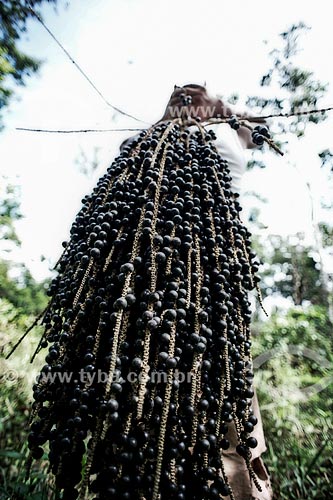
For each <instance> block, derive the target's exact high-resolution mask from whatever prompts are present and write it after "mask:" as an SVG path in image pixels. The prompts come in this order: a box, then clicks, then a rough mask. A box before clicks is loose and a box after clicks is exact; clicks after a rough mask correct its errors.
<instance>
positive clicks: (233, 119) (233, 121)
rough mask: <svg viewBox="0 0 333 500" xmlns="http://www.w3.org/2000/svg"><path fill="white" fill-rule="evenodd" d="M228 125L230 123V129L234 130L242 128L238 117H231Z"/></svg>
mask: <svg viewBox="0 0 333 500" xmlns="http://www.w3.org/2000/svg"><path fill="white" fill-rule="evenodd" d="M227 123H229V125H230V127H231V128H233V129H234V130H238V129H239V127H240V123H239V121H238V118H237V116H236V115H231V116H230V118H228V120H227Z"/></svg>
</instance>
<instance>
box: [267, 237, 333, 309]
mask: <svg viewBox="0 0 333 500" xmlns="http://www.w3.org/2000/svg"><path fill="white" fill-rule="evenodd" d="M264 261H265V267H264V270H263V272H262V278H263V280H262V286H261V289H262V291H263V293H264V295H265V296H266V295H271V294H274V293H279V294H281V295H282V296H283V297H286V298H288V297H290V298H291V299H292V300H293V302H294V304H295V305H301V304H302V303H303V301H310V302H311V303H312V304H322V305H325V306H327V299H328V291H327V289H326V285H325V283H324V282H323V280H322V276H321V268H320V262H319V255H318V252H316V251H315V249H314V248H312V247H310V246H308V245H305V244H304V243H303V239H302V235H294V236H289V237H287V238H283V237H282V236H279V235H270V236H269V238H268V239H267V240H266V247H265V256H264Z"/></svg>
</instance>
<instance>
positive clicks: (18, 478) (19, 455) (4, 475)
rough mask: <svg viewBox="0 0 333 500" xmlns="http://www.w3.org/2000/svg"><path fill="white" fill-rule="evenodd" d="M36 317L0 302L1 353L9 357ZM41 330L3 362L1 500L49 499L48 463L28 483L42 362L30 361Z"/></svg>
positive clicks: (0, 412) (0, 394)
mask: <svg viewBox="0 0 333 500" xmlns="http://www.w3.org/2000/svg"><path fill="white" fill-rule="evenodd" d="M33 319H34V317H33V316H32V315H29V314H23V313H22V312H21V311H19V312H18V310H17V308H16V307H15V306H14V305H13V304H11V303H10V302H9V301H8V300H6V299H4V298H1V299H0V351H1V354H2V355H5V354H7V353H8V351H9V348H10V346H11V345H12V344H14V343H16V342H17V341H18V340H19V338H20V337H21V336H22V334H23V333H24V331H25V330H26V329H27V328H28V326H30V324H31V323H32V322H33ZM40 334H41V332H40V329H36V330H35V331H34V332H31V333H30V335H29V340H28V341H27V340H25V341H24V344H23V345H21V346H20V347H19V348H18V349H17V350H16V351H15V353H14V355H13V356H12V357H11V358H10V359H9V360H8V361H7V360H5V359H3V358H2V359H1V360H0V370H1V391H0V499H1V500H2V499H3V500H5V499H16V500H42V499H47V498H50V497H49V496H47V494H46V491H48V490H50V488H49V487H48V485H47V481H49V479H48V478H47V470H46V467H47V463H46V461H43V460H42V461H41V462H40V463H39V464H38V465H37V466H36V465H34V466H33V474H32V480H31V484H26V482H25V471H26V455H27V450H28V448H27V429H28V425H29V424H28V421H29V415H30V404H31V387H32V384H33V381H34V380H35V377H36V375H37V373H38V369H39V368H40V367H41V366H40V365H41V361H42V360H39V361H38V362H37V363H35V364H34V365H31V364H30V358H31V356H32V354H33V352H34V350H35V348H36V347H37V343H38V337H39V336H40Z"/></svg>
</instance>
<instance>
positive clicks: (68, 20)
mask: <svg viewBox="0 0 333 500" xmlns="http://www.w3.org/2000/svg"><path fill="white" fill-rule="evenodd" d="M63 4H64V2H61V0H59V5H58V8H57V12H55V11H54V9H53V8H52V7H50V6H44V8H43V10H42V12H43V17H44V20H45V22H46V24H47V25H48V26H49V27H50V29H51V30H52V31H53V32H54V33H55V35H56V36H57V37H58V38H59V39H60V40H61V42H62V43H63V44H64V45H65V47H66V48H67V49H68V51H69V52H70V53H71V55H72V56H73V57H74V59H75V60H76V61H77V62H78V63H79V64H80V65H81V66H82V68H83V69H84V70H85V71H86V72H87V74H88V75H89V76H90V77H91V78H92V80H93V81H94V82H95V84H96V86H97V87H98V88H99V89H100V90H101V92H102V93H103V94H104V96H105V97H106V98H107V99H108V100H109V101H110V102H111V103H112V104H114V105H116V106H118V107H120V108H122V109H124V110H125V111H127V112H129V113H131V114H134V115H136V116H138V117H139V118H142V119H143V120H145V121H147V122H149V123H153V122H154V121H156V120H158V119H159V117H160V116H161V115H162V113H163V111H164V108H165V105H166V102H167V100H168V96H169V95H170V93H171V91H172V89H173V85H174V84H178V85H181V84H185V83H189V82H195V83H201V84H202V83H204V82H207V87H208V89H209V90H210V91H211V92H212V93H219V94H222V95H226V96H227V95H230V94H231V93H233V92H237V93H239V95H240V96H241V97H243V98H246V96H247V95H251V94H256V93H257V92H258V81H259V79H260V77H261V76H262V74H263V73H264V72H265V70H266V69H267V68H268V67H269V60H268V57H267V53H268V50H269V47H273V46H274V45H276V42H277V38H278V37H277V35H278V33H279V32H281V31H283V30H285V29H286V28H287V27H288V26H290V25H291V24H292V23H297V22H298V21H300V20H302V21H304V22H305V23H306V24H308V25H310V26H311V27H312V29H311V31H310V32H309V33H308V34H307V35H306V36H305V37H304V38H303V39H302V40H303V46H302V49H303V50H302V52H301V53H300V55H299V58H298V61H299V64H300V65H302V66H304V67H306V68H308V69H311V70H313V71H314V72H315V75H316V77H317V78H319V79H321V80H323V81H325V82H326V81H327V82H331V83H332V82H333V70H332V65H331V54H332V53H333V39H332V36H331V16H330V13H329V12H328V2H327V1H323V0H319V1H317V2H316V4H315V7H314V4H313V2H308V1H299V0H294V1H292V2H291V1H290V0H289V1H288V2H287V1H286V0H281V1H280V2H279V3H278V4H274V5H273V4H269V3H267V2H264V1H262V0H257V1H256V2H255V3H253V2H247V1H245V0H243V1H241V0H239V1H237V2H231V1H229V2H226V1H223V0H206V2H199V1H195V0H189V1H188V0H183V1H176V0H169V1H168V2H162V1H158V0H155V1H154V0H112V1H110V0H85V1H82V0H81V1H80V0H71V1H70V2H69V6H68V7H67V8H64V6H63ZM263 40H267V41H268V45H265V44H264V43H263ZM21 48H22V50H24V51H25V52H27V53H29V54H31V55H33V56H34V57H37V58H39V59H41V60H43V61H44V64H43V65H42V68H41V71H40V72H39V74H38V75H36V76H34V77H32V78H30V79H29V80H28V81H27V86H26V87H25V88H22V89H17V95H18V97H19V99H18V100H15V101H14V102H13V103H12V105H11V106H10V109H9V110H7V111H6V116H5V124H6V129H5V131H4V132H2V133H1V135H0V158H1V167H0V169H1V173H3V174H5V175H8V176H10V178H12V179H14V180H15V178H16V176H18V178H17V182H18V183H20V184H21V186H22V211H23V213H24V215H25V218H24V219H23V220H22V221H21V222H20V223H19V225H18V232H19V235H20V237H21V239H22V242H23V244H22V249H21V250H20V252H19V253H18V254H16V257H17V258H18V259H21V260H24V261H25V262H26V263H27V264H28V266H29V267H30V269H31V270H32V272H33V274H34V276H35V277H36V278H37V279H39V278H42V277H44V276H46V275H47V274H48V261H49V262H51V263H54V262H55V261H56V260H57V258H58V256H59V253H60V251H61V241H63V240H64V239H67V237H68V234H69V229H70V225H71V223H72V221H73V219H74V217H75V214H76V213H77V211H78V210H79V208H80V200H81V198H82V197H83V196H84V195H85V194H86V193H87V192H88V191H90V190H91V189H92V187H93V186H94V184H95V183H96V180H97V178H98V177H99V176H100V175H102V173H103V172H104V170H105V169H106V167H107V166H108V164H109V163H110V162H111V161H112V158H113V157H114V155H115V154H117V148H118V146H119V144H120V142H121V141H122V140H123V139H124V138H125V137H126V136H128V133H126V132H125V133H120V132H119V133H118V132H117V133H106V134H78V135H61V134H54V135H51V134H38V133H28V132H20V131H16V130H15V127H20V126H22V127H36V128H56V129H71V128H112V127H115V128H118V127H119V128H120V127H137V126H140V124H137V123H136V122H135V121H133V120H131V119H129V118H126V117H123V116H119V115H117V116H116V117H115V114H114V113H113V112H112V110H111V109H110V108H108V107H107V106H106V105H105V103H104V102H103V101H102V99H101V98H100V97H99V96H98V95H97V94H95V93H94V91H93V89H92V88H91V87H90V86H89V85H88V83H87V82H86V81H85V80H84V79H83V77H82V76H81V75H80V74H79V72H78V71H77V70H76V69H75V67H74V66H73V65H72V64H71V62H70V61H69V60H68V59H67V58H66V57H65V55H64V54H63V53H62V52H61V50H60V49H59V47H58V46H57V45H56V44H55V43H54V41H53V40H52V38H51V37H50V36H49V35H48V33H47V32H46V31H45V30H44V29H43V27H42V26H41V25H40V24H39V23H38V22H37V21H30V22H29V24H28V38H24V39H23V40H22V42H21ZM323 104H325V105H332V104H333V95H332V85H331V86H330V89H329V92H328V94H327V97H326V98H325V102H323ZM332 124H333V120H332V117H330V118H329V120H327V122H325V124H322V125H319V126H318V127H310V129H309V133H308V135H307V138H306V139H305V140H304V141H294V142H293V144H291V145H290V146H291V150H292V153H291V154H290V156H289V157H288V158H286V157H285V158H282V159H281V158H279V157H276V155H275V154H272V153H269V154H267V155H265V161H266V163H267V164H268V167H267V169H265V170H264V171H256V172H249V173H247V174H246V175H245V177H244V181H243V187H244V190H256V191H258V192H259V193H260V194H262V195H264V196H265V197H267V198H268V199H269V203H268V204H267V205H264V206H263V207H262V220H263V221H264V222H265V223H266V224H267V225H268V231H270V232H272V233H281V234H292V233H295V232H297V231H305V232H307V233H308V234H309V235H311V231H312V229H311V218H310V203H309V196H308V192H307V188H306V186H305V181H306V180H309V181H310V182H311V185H312V188H313V193H314V195H315V198H317V197H319V195H320V193H321V192H322V191H324V190H325V186H323V182H324V176H323V175H322V172H321V169H320V164H319V161H318V159H317V157H316V153H317V152H318V151H320V150H322V149H325V148H329V147H330V146H331V143H332ZM95 148H98V153H97V154H98V159H99V167H98V169H97V171H96V173H95V175H94V177H93V178H86V177H84V176H83V175H82V174H80V172H79V170H78V167H77V165H76V164H75V160H76V159H77V158H78V156H79V154H80V151H81V150H83V151H84V152H85V154H86V155H87V157H88V158H93V156H94V153H93V152H94V149H95ZM293 164H295V165H296V168H295V167H294V166H293ZM300 172H301V174H300ZM41 255H44V256H45V257H47V259H48V261H47V262H44V263H40V256H41Z"/></svg>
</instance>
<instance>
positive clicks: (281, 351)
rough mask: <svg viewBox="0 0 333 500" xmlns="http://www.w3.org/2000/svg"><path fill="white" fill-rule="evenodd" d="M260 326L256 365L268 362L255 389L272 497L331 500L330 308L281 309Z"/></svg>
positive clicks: (255, 347)
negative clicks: (264, 359)
mask: <svg viewBox="0 0 333 500" xmlns="http://www.w3.org/2000/svg"><path fill="white" fill-rule="evenodd" d="M257 326H258V327H259V330H260V336H256V337H255V338H254V341H253V358H254V363H255V364H256V361H258V359H259V360H260V358H257V356H259V355H261V354H265V357H266V359H267V358H268V359H267V360H266V361H265V362H264V363H263V364H262V365H261V366H260V368H259V369H257V371H256V386H257V391H258V398H259V401H260V408H261V414H262V418H263V423H264V429H265V437H266V443H267V445H268V451H267V453H266V454H265V456H264V460H265V463H267V465H268V468H269V470H270V472H271V477H272V482H273V491H274V498H276V499H279V500H296V499H301V500H305V499H309V500H312V499H313V500H314V499H318V500H326V499H328V498H331V481H332V469H333V458H332V457H333V441H332V439H331V429H332V424H333V422H332V407H333V384H332V379H333V370H332V368H333V367H332V354H331V353H332V325H331V323H330V321H329V318H328V315H327V309H326V308H325V307H322V306H309V307H308V308H306V307H302V308H301V307H296V308H291V309H289V310H288V311H287V312H286V313H283V312H282V311H281V310H277V311H276V312H275V314H273V315H272V316H271V318H270V319H269V320H268V321H267V322H265V323H264V324H262V323H261V324H260V325H257ZM254 329H256V325H254ZM259 364H260V363H259ZM316 384H317V385H316Z"/></svg>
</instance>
